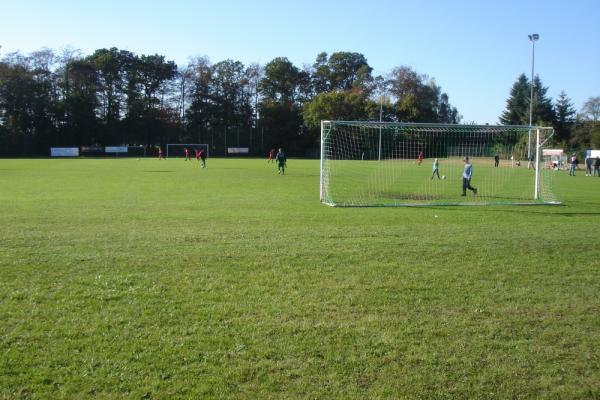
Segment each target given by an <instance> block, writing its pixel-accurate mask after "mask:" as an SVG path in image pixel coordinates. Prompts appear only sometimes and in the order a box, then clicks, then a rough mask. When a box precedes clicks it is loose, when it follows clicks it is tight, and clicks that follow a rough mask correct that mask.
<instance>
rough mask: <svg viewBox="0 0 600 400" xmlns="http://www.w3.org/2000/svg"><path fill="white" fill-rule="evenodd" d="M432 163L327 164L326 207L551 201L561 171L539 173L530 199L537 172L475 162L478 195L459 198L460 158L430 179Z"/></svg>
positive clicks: (504, 162)
mask: <svg viewBox="0 0 600 400" xmlns="http://www.w3.org/2000/svg"><path fill="white" fill-rule="evenodd" d="M432 162H433V160H431V159H426V160H424V162H423V164H421V165H418V164H417V163H416V161H415V160H413V159H410V160H407V159H403V160H387V161H359V160H354V161H348V160H343V161H340V160H329V161H327V164H326V166H327V167H328V169H329V180H330V184H329V190H328V191H327V193H326V196H327V199H328V203H330V204H335V205H342V206H344V205H346V206H348V205H351V206H352V205H354V206H373V205H380V206H388V205H415V204H420V205H422V204H429V205H449V204H453V205H457V204H471V205H475V204H477V205H482V204H495V205H497V204H531V203H544V202H545V203H548V202H555V201H556V199H555V197H554V196H553V193H552V189H553V186H554V185H553V180H554V178H555V176H556V175H559V174H560V172H557V171H553V170H549V169H546V168H542V169H540V177H539V179H540V190H539V193H540V198H539V200H537V201H536V200H534V199H533V193H534V181H535V170H533V169H527V168H526V167H521V168H518V167H515V166H514V165H513V166H511V162H510V161H507V160H502V163H501V166H500V167H499V168H494V166H493V165H494V159H493V157H489V158H475V159H472V160H471V162H472V164H473V165H474V171H475V172H474V175H473V182H472V184H473V185H474V186H476V187H477V189H478V191H479V192H478V194H477V196H468V197H467V198H464V197H461V196H460V194H461V192H462V174H463V169H464V164H463V162H462V158H460V157H455V158H446V159H441V161H440V175H441V176H443V177H444V178H445V179H443V180H442V179H439V178H438V177H435V178H434V179H431V176H432V169H431V165H432Z"/></svg>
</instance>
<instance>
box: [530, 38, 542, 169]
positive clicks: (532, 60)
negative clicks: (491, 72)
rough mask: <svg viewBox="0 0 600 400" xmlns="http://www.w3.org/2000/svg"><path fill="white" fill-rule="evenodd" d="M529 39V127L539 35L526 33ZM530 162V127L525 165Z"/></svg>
mask: <svg viewBox="0 0 600 400" xmlns="http://www.w3.org/2000/svg"><path fill="white" fill-rule="evenodd" d="M528 36H529V40H530V41H531V95H530V97H529V127H530V128H531V126H532V120H533V86H534V85H533V82H534V81H533V79H534V78H533V76H534V75H533V73H534V66H535V42H536V41H537V40H539V39H540V35H538V34H537V33H534V34H532V35H528ZM530 164H531V129H529V135H528V138H527V165H530Z"/></svg>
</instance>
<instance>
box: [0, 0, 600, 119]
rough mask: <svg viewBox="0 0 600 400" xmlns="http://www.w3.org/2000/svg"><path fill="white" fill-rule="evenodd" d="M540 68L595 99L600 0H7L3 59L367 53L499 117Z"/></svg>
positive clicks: (552, 82) (378, 67) (560, 85)
mask: <svg viewBox="0 0 600 400" xmlns="http://www.w3.org/2000/svg"><path fill="white" fill-rule="evenodd" d="M531 33H538V34H539V35H540V40H539V41H538V42H537V43H536V46H535V71H536V74H539V76H540V78H541V80H542V82H543V84H544V85H545V86H547V87H549V91H548V94H549V96H550V97H552V98H556V97H557V95H558V93H560V91H561V90H564V91H565V92H566V93H567V96H568V97H569V98H570V99H571V101H572V102H573V104H574V105H575V108H576V109H577V110H579V109H581V107H582V105H583V103H584V102H585V101H586V100H587V99H588V98H589V97H591V96H600V0H570V1H569V0H545V1H537V0H536V1H534V0H502V1H491V0H490V1H487V0H480V1H467V0H454V1H442V0H440V1H433V0H421V1H410V2H409V1H401V0H398V1H393V0H370V1H365V0H363V1H357V0H330V1H327V0H320V1H319V0H295V1H285V0H279V1H277V0H247V1H233V0H211V1H205V0H196V1H193V0H190V1H183V0H170V1H163V0H147V1H141V0H120V1H115V0H103V1H91V0H90V1H88V0H72V1H67V0H54V1H47V0H43V1H42V0H2V3H1V5H0V45H1V46H2V48H0V56H1V55H4V54H6V53H9V52H13V51H17V50H19V51H21V52H22V53H30V52H32V51H35V50H39V49H41V48H43V47H48V48H51V49H55V50H61V49H63V48H65V47H67V46H70V47H73V48H76V49H81V50H82V51H83V53H84V54H85V55H88V54H91V53H92V52H93V51H94V50H96V49H99V48H104V47H107V48H108V47H113V46H114V47H117V48H119V49H124V50H129V51H132V52H134V53H136V54H155V53H158V54H161V55H164V56H166V57H167V59H168V60H174V61H175V62H176V63H177V64H178V65H185V64H186V63H187V61H188V60H189V58H190V57H193V56H208V57H209V59H210V60H211V61H212V62H218V61H222V60H224V59H227V58H229V59H233V60H239V61H241V62H243V63H244V64H249V63H251V62H259V63H261V64H265V63H267V62H268V61H270V60H272V59H273V58H275V57H280V56H285V57H288V58H289V59H290V60H291V61H292V62H294V63H295V64H296V65H297V66H298V67H301V66H302V65H303V64H312V63H313V62H314V60H315V58H316V56H317V54H318V53H320V52H322V51H325V52H327V53H329V54H331V53H333V52H336V51H353V52H360V53H362V54H364V55H365V57H367V59H368V61H369V64H370V65H371V67H373V68H374V74H382V75H385V74H387V73H388V72H390V71H391V69H392V68H394V67H396V66H401V65H407V66H410V67H412V68H414V69H415V70H416V71H418V72H419V73H422V74H427V75H429V76H431V77H433V78H435V79H436V82H437V84H438V85H440V86H441V87H442V89H443V90H444V91H445V92H446V93H448V95H449V96H450V102H451V103H452V104H453V105H454V106H456V107H457V108H458V110H459V112H460V113H461V114H462V115H463V121H464V122H470V121H474V122H477V123H482V124H483V123H490V124H492V123H497V122H498V117H499V115H500V114H501V113H502V111H503V110H504V109H505V106H506V99H507V98H508V96H509V92H510V88H511V86H512V85H513V83H514V82H515V81H516V79H517V77H518V75H519V74H521V73H525V74H527V76H528V77H529V76H530V74H531V55H532V54H531V53H532V45H531V42H530V41H529V39H528V37H527V35H528V34H531Z"/></svg>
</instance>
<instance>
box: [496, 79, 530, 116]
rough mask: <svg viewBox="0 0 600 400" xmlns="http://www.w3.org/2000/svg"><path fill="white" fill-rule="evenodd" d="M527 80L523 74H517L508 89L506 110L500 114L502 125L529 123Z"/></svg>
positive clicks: (528, 88)
mask: <svg viewBox="0 0 600 400" xmlns="http://www.w3.org/2000/svg"><path fill="white" fill-rule="evenodd" d="M529 90H530V85H529V80H528V79H527V77H526V76H525V74H521V75H519V77H518V78H517V81H516V82H515V83H514V84H513V87H512V89H511V90H510V97H509V98H508V100H507V101H506V110H505V111H504V112H503V113H502V115H501V116H500V122H501V123H502V124H504V125H529V97H530V94H529Z"/></svg>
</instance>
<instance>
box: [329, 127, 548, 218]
mask: <svg viewBox="0 0 600 400" xmlns="http://www.w3.org/2000/svg"><path fill="white" fill-rule="evenodd" d="M553 134H554V131H553V130H552V128H544V127H530V126H489V125H446V124H415V123H385V122H384V123H381V122H358V121H322V122H321V180H320V194H321V202H323V203H325V204H328V205H331V206H363V207H368V206H420V205H487V204H559V201H558V199H557V198H556V196H555V194H554V191H553V188H552V182H553V176H554V174H555V173H557V172H556V171H555V170H554V168H552V166H551V163H550V160H545V156H544V154H543V151H542V150H543V149H544V148H546V147H547V146H549V145H550V144H551V143H550V139H551V138H552V135H553ZM466 157H468V161H465V158H466ZM467 163H469V164H470V165H471V168H470V169H471V172H472V175H471V179H470V181H469V183H470V185H471V186H472V187H473V188H475V189H476V190H469V191H467V194H466V196H464V195H463V191H464V189H463V184H464V181H463V173H464V171H465V164H467ZM434 164H437V172H436V168H435V167H434Z"/></svg>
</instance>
